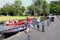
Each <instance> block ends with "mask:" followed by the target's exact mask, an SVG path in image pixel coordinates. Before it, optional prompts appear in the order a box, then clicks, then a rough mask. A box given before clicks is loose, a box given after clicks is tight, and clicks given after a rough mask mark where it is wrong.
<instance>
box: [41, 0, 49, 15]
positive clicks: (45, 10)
mask: <svg viewBox="0 0 60 40" xmlns="http://www.w3.org/2000/svg"><path fill="white" fill-rule="evenodd" d="M42 9H43V15H46V14H49V4H48V3H47V2H46V0H44V1H43V6H42Z"/></svg>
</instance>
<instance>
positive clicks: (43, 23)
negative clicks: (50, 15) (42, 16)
mask: <svg viewBox="0 0 60 40" xmlns="http://www.w3.org/2000/svg"><path fill="white" fill-rule="evenodd" d="M42 32H44V23H42Z"/></svg>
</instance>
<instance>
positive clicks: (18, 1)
mask: <svg viewBox="0 0 60 40" xmlns="http://www.w3.org/2000/svg"><path fill="white" fill-rule="evenodd" d="M21 5H22V2H21V0H15V2H14V4H13V7H14V9H15V10H14V12H15V15H18V16H19V15H20V13H21V11H20V8H21ZM19 11H20V12H19Z"/></svg>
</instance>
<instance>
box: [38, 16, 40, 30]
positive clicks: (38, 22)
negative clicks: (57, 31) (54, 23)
mask: <svg viewBox="0 0 60 40" xmlns="http://www.w3.org/2000/svg"><path fill="white" fill-rule="evenodd" d="M39 28H40V16H37V30H39Z"/></svg>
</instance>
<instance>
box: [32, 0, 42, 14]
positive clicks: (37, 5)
mask: <svg viewBox="0 0 60 40" xmlns="http://www.w3.org/2000/svg"><path fill="white" fill-rule="evenodd" d="M33 4H34V8H35V13H37V15H41V14H42V12H43V10H42V4H43V0H35V1H34V0H33Z"/></svg>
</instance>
